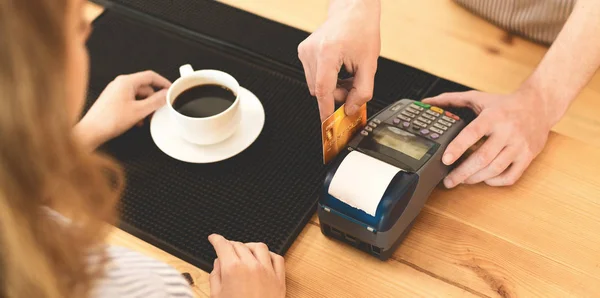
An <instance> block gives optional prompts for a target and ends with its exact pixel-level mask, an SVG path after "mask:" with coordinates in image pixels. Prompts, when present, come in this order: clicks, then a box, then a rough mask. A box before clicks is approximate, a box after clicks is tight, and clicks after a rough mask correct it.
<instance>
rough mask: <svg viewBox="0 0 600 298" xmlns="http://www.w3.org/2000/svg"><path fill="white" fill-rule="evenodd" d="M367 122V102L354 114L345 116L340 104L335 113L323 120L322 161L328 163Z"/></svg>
mask: <svg viewBox="0 0 600 298" xmlns="http://www.w3.org/2000/svg"><path fill="white" fill-rule="evenodd" d="M366 124H367V104H364V105H363V106H362V107H361V108H360V109H359V110H358V112H357V113H356V114H354V115H353V116H347V115H346V113H345V112H344V105H342V106H341V107H340V108H339V109H337V111H335V113H333V114H331V116H329V118H327V119H325V121H323V124H322V125H321V135H322V137H323V163H324V164H327V163H329V162H330V161H331V160H332V159H333V158H334V157H335V156H336V155H337V154H338V153H339V152H340V151H342V150H344V148H346V145H348V142H350V140H351V139H352V137H353V136H354V134H356V132H358V131H360V130H361V129H362V128H363V127H365V125H366Z"/></svg>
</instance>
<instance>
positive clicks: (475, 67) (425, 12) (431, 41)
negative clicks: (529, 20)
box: [221, 0, 600, 146]
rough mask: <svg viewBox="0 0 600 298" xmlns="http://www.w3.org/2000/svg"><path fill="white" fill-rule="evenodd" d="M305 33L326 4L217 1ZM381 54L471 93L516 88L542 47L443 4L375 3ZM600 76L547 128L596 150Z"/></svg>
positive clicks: (432, 0)
mask: <svg viewBox="0 0 600 298" xmlns="http://www.w3.org/2000/svg"><path fill="white" fill-rule="evenodd" d="M221 2H224V3H227V4H229V5H232V6H235V7H238V8H241V9H244V10H247V11H250V12H252V13H255V14H258V15H261V16H264V17H266V18H269V19H273V20H275V21H278V22H281V23H284V24H288V25H291V26H294V27H297V28H300V29H303V30H306V31H309V32H312V31H314V30H315V29H316V28H317V27H318V26H319V24H321V23H322V22H323V21H324V20H325V18H326V15H327V1H322V0H304V1H280V0H261V1H244V0H222V1H221ZM381 18H382V19H381V38H382V49H381V55H382V56H384V57H387V58H390V59H392V60H396V61H399V62H402V63H405V64H408V65H411V66H414V67H416V68H419V69H422V70H424V71H427V72H430V73H433V74H435V75H438V76H441V77H444V78H447V79H449V80H452V81H456V82H459V83H462V84H466V85H468V86H471V87H473V88H476V89H479V90H482V91H487V92H497V93H510V92H512V91H513V90H515V89H516V88H517V87H518V86H519V85H520V84H521V83H522V82H523V81H524V80H525V79H526V78H527V77H528V76H529V75H530V74H531V73H532V72H533V70H534V69H535V67H536V65H537V64H538V63H539V61H540V60H541V59H542V57H543V55H544V54H545V53H546V50H547V49H546V48H545V47H543V46H540V45H537V44H534V43H531V42H528V41H525V40H523V39H521V38H518V37H515V36H512V35H510V34H508V33H506V32H504V31H503V30H501V29H499V28H497V27H496V26H494V25H492V24H489V23H488V22H486V21H484V20H483V19H481V18H479V17H477V16H475V15H473V14H471V13H470V12H468V11H467V10H465V9H463V8H462V7H460V6H458V5H457V4H455V3H454V2H453V1H450V0H421V1H414V0H382V16H381ZM599 98H600V75H598V74H597V75H596V76H595V77H594V79H593V80H592V82H591V83H590V84H589V86H588V87H587V88H586V90H585V91H584V92H582V94H581V95H580V96H579V97H578V98H577V99H576V100H575V102H574V104H573V105H572V106H571V108H570V109H569V111H568V113H567V115H566V116H565V117H564V118H563V119H562V121H561V122H560V123H558V124H557V125H556V126H555V127H554V129H553V130H554V131H556V132H559V133H561V134H564V135H567V136H571V137H573V138H576V139H578V140H581V141H584V142H587V143H590V144H594V145H597V146H600V138H594V137H592V136H596V135H600V121H599V120H598V117H597V115H598V113H600V100H598V99H599Z"/></svg>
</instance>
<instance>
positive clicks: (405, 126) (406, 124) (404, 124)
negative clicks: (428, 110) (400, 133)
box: [402, 122, 410, 128]
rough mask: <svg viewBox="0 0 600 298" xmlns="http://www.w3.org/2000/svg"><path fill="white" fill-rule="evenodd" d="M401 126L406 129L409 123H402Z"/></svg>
mask: <svg viewBox="0 0 600 298" xmlns="http://www.w3.org/2000/svg"><path fill="white" fill-rule="evenodd" d="M402 126H404V128H408V127H409V126H410V123H408V122H402Z"/></svg>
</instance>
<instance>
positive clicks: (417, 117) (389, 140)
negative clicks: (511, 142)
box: [318, 99, 466, 260]
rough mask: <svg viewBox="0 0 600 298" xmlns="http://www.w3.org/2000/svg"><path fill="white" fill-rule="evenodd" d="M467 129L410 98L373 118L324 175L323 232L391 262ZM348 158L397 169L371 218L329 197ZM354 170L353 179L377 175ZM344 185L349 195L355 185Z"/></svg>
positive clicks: (454, 118) (367, 169)
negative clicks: (454, 141)
mask: <svg viewBox="0 0 600 298" xmlns="http://www.w3.org/2000/svg"><path fill="white" fill-rule="evenodd" d="M465 125H466V122H465V121H464V120H463V119H461V118H459V117H458V116H456V115H454V114H452V113H450V112H448V111H444V110H443V109H441V108H438V107H434V106H430V105H428V104H424V103H421V102H418V101H414V100H410V99H402V100H399V101H397V102H396V103H394V104H392V105H390V106H388V107H387V108H386V109H384V110H382V111H381V112H379V113H378V114H376V115H374V116H372V117H371V118H370V119H369V121H368V122H367V126H366V127H364V128H363V130H362V131H361V132H360V133H358V134H357V135H356V136H355V137H354V138H353V139H352V140H351V141H350V143H349V144H348V148H347V149H348V150H344V151H342V152H340V154H339V155H338V156H337V157H336V158H335V159H334V161H333V162H332V164H331V168H330V170H329V171H328V173H327V175H326V177H325V181H324V186H323V190H322V192H321V196H320V198H319V206H318V216H319V221H320V225H321V231H322V232H323V234H325V235H326V236H329V237H333V238H336V239H338V240H342V241H344V242H347V243H349V244H351V245H353V246H355V247H357V248H359V249H361V250H363V251H366V252H368V253H370V254H372V255H374V256H376V257H378V258H380V259H382V260H385V259H387V258H389V257H390V256H391V254H392V253H393V252H394V250H395V249H396V247H397V246H398V245H399V244H400V243H401V242H402V240H403V239H404V237H405V236H406V235H407V234H408V231H409V230H410V228H411V227H412V225H413V223H414V220H415V218H416V217H417V215H418V214H419V212H420V211H421V209H422V208H423V206H424V205H425V202H426V201H427V198H428V197H429V195H430V193H431V191H432V190H433V189H434V188H435V187H436V185H438V184H439V183H440V181H441V180H442V179H443V178H444V177H445V176H446V175H447V174H448V172H449V170H450V167H448V166H446V165H444V164H443V163H442V161H441V158H442V154H443V153H444V150H445V149H446V146H447V145H448V144H449V143H450V141H451V140H452V139H454V137H456V135H457V134H458V133H459V132H460V131H461V130H462V129H463V128H464V127H465ZM349 154H361V155H366V157H365V158H368V159H370V160H374V161H376V162H377V163H380V164H381V162H384V163H386V166H393V167H395V168H397V169H398V171H397V173H396V172H393V173H396V174H393V176H392V177H391V178H390V179H391V180H389V183H388V182H387V181H385V182H384V185H387V187H384V189H383V190H382V193H383V195H381V198H380V199H378V200H380V201H379V203H378V205H377V206H376V211H375V212H374V214H369V213H367V212H365V211H364V210H361V209H358V208H355V207H354V206H351V205H350V204H348V203H346V202H347V201H345V200H344V198H336V197H335V196H334V195H332V194H331V192H332V191H330V186H331V185H332V180H334V179H335V177H336V175H342V174H341V173H339V172H338V170H339V169H341V168H342V167H341V165H342V164H343V163H344V162H345V159H346V158H347V157H348V156H349ZM346 168H347V167H346ZM346 168H344V169H346ZM340 171H341V170H340ZM357 172H360V173H359V174H358V175H356V177H357V179H361V178H360V177H364V176H365V175H371V174H373V175H374V174H375V173H370V167H369V166H368V165H361V166H360V169H357ZM344 187H347V188H350V191H351V190H352V189H351V188H352V187H354V184H353V183H345V184H344ZM368 187H369V186H368V185H367V188H368ZM356 199H357V198H354V200H356ZM358 199H359V200H360V199H361V198H358ZM375 203H376V202H375ZM376 204H377V203H376Z"/></svg>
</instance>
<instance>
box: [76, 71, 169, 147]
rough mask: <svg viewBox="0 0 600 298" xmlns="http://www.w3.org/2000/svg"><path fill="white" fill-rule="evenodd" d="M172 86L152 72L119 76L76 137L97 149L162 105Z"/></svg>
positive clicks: (103, 94) (101, 96) (85, 144)
mask: <svg viewBox="0 0 600 298" xmlns="http://www.w3.org/2000/svg"><path fill="white" fill-rule="evenodd" d="M169 86H171V82H169V80H167V79H165V78H164V77H162V76H160V75H158V74H157V73H155V72H153V71H144V72H138V73H134V74H130V75H121V76H118V77H117V78H116V79H115V80H114V81H112V82H111V83H110V84H108V86H107V87H106V89H104V91H103V92H102V94H100V97H98V100H97V101H96V102H95V103H94V105H93V106H92V107H91V108H90V110H89V111H88V112H87V114H86V115H85V116H84V117H83V119H82V120H81V121H80V122H79V123H78V124H77V125H76V126H75V135H76V137H78V138H79V139H80V141H81V142H82V143H83V145H84V146H86V147H88V148H90V149H92V150H93V149H95V148H96V147H98V146H100V145H101V144H102V143H104V142H106V141H108V140H110V139H112V138H114V137H116V136H118V135H120V134H122V133H124V132H125V131H127V130H128V129H130V128H131V127H133V126H134V125H135V124H136V123H138V122H140V121H141V120H143V119H144V118H145V117H146V116H148V115H150V114H151V113H152V112H154V111H155V110H157V109H158V108H160V107H161V106H163V105H164V104H165V102H166V99H165V96H166V94H167V89H168V88H169ZM155 89H159V91H154V90H155Z"/></svg>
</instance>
